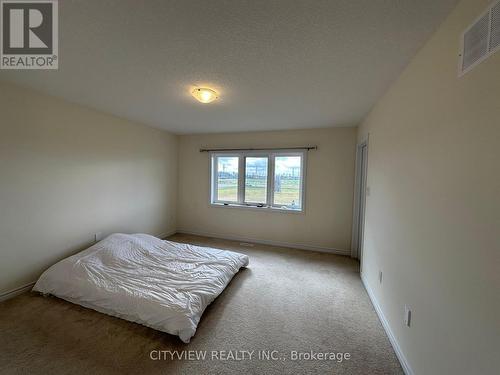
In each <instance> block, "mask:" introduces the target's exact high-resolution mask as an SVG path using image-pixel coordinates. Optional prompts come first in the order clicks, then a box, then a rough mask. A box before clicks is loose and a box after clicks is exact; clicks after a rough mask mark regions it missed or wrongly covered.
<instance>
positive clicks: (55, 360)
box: [0, 235, 402, 375]
mask: <svg viewBox="0 0 500 375" xmlns="http://www.w3.org/2000/svg"><path fill="white" fill-rule="evenodd" d="M171 239H173V240H175V241H179V242H190V243H194V244H200V245H208V246H212V247H219V248H223V249H230V250H235V251H239V252H242V253H245V254H248V255H249V256H250V266H249V268H248V269H244V270H242V271H240V272H239V273H238V274H237V275H236V276H235V277H234V279H233V280H232V281H231V283H230V284H229V286H228V287H227V288H226V290H225V291H224V292H223V293H222V294H221V295H220V296H219V297H218V298H217V299H216V300H215V302H214V303H213V304H212V305H210V306H209V307H208V309H207V310H206V311H205V313H204V315H203V318H202V320H201V322H200V324H199V326H198V331H197V333H196V335H195V336H194V337H193V339H192V341H191V343H190V344H183V343H182V342H181V341H180V340H179V339H178V338H176V337H173V336H170V335H167V334H164V333H161V332H158V331H155V330H153V329H149V328H146V327H143V326H140V325H138V324H134V323H129V322H126V321H124V320H121V319H117V318H113V317H110V316H107V315H104V314H100V313H98V312H95V311H92V310H88V309H85V308H82V307H79V306H77V305H73V304H71V303H68V302H65V301H62V300H60V299H57V298H54V297H48V298H44V297H41V296H39V295H36V294H34V293H26V294H23V295H21V296H18V297H16V298H14V299H11V300H9V301H6V302H3V303H0V373H1V374H44V375H45V374H47V375H48V374H73V375H75V374H139V375H146V374H188V373H191V374H209V373H211V374H215V373H217V374H234V373H241V374H304V373H310V374H314V373H317V374H401V373H402V370H401V367H400V365H399V363H398V360H397V358H396V356H395V354H394V351H393V349H392V347H391V345H390V343H389V340H388V339H387V337H386V335H385V333H384V330H383V328H382V326H381V324H380V322H379V320H378V318H377V315H376V313H375V311H374V309H373V307H372V305H371V303H370V301H369V298H368V295H367V294H366V292H365V290H364V288H363V286H362V283H361V281H360V278H359V274H358V263H357V262H355V261H354V260H351V259H350V258H348V257H342V256H336V255H330V254H321V253H314V252H308V251H301V250H293V249H286V248H278V247H272V246H263V245H255V246H254V247H243V246H240V245H239V243H237V242H233V241H224V240H218V239H210V238H204V237H195V236H186V235H175V236H173V237H172V238H171ZM158 350H160V351H170V352H171V353H172V354H174V353H175V352H174V351H176V350H177V351H179V353H182V351H188V350H190V351H200V352H199V353H204V352H206V353H207V354H206V358H205V360H188V359H181V360H178V359H174V360H171V359H170V353H169V352H163V353H164V354H161V353H158V352H156V351H158ZM223 350H225V351H229V350H231V351H233V352H231V353H232V354H234V356H235V358H234V359H230V357H229V356H230V354H229V352H225V354H226V356H227V357H228V358H229V359H227V360H220V359H216V358H215V357H212V354H213V353H212V351H215V352H214V353H217V356H218V357H220V356H221V355H222V354H224V353H222V354H221V352H220V351H223ZM265 350H267V351H276V352H274V357H275V358H276V357H279V358H278V359H277V360H272V359H270V360H265V359H259V358H258V351H265ZM311 350H312V351H313V352H328V353H331V352H334V353H339V352H340V353H349V354H350V359H348V360H343V361H342V362H339V361H333V360H330V359H328V360H319V359H316V360H292V358H291V356H292V351H296V352H304V353H309V352H310V351H311ZM151 351H155V352H153V357H155V358H156V357H158V356H163V358H162V359H160V360H152V359H151V358H150V353H151ZM234 351H249V352H251V351H254V353H253V355H252V358H251V359H249V356H250V355H249V354H248V353H246V354H245V355H244V357H243V354H240V356H239V357H236V354H237V353H235V352H234ZM185 353H186V354H187V352H185ZM193 353H195V352H193ZM239 353H241V352H239ZM199 355H202V354H199ZM344 358H345V357H344Z"/></svg>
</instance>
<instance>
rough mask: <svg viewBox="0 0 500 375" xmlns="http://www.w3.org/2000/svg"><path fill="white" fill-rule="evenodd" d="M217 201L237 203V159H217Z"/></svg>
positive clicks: (223, 157)
mask: <svg viewBox="0 0 500 375" xmlns="http://www.w3.org/2000/svg"><path fill="white" fill-rule="evenodd" d="M217 172H218V173H217V187H218V189H217V200H219V201H224V202H238V157H237V156H219V157H218V158H217Z"/></svg>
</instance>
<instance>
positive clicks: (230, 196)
mask: <svg viewBox="0 0 500 375" xmlns="http://www.w3.org/2000/svg"><path fill="white" fill-rule="evenodd" d="M274 161H275V173H274V191H273V193H274V200H273V204H274V205H275V206H282V207H287V208H293V209H300V208H301V207H302V202H301V192H300V179H301V174H302V171H301V164H302V163H301V157H300V156H276V157H275V159H274ZM268 162H269V161H268V157H257V156H256V157H253V156H252V157H246V158H245V197H244V200H245V202H247V203H256V204H259V203H263V204H264V203H269V202H266V199H267V178H268ZM217 171H218V173H217V187H218V189H217V200H219V201H223V202H235V203H237V202H238V157H237V156H219V157H218V158H217Z"/></svg>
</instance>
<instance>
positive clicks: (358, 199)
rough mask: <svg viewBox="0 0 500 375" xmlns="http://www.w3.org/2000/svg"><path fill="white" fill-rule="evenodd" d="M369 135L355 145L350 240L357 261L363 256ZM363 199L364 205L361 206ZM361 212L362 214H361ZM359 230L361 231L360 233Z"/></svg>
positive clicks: (352, 253)
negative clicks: (364, 159) (364, 158)
mask: <svg viewBox="0 0 500 375" xmlns="http://www.w3.org/2000/svg"><path fill="white" fill-rule="evenodd" d="M368 141H369V134H368V135H366V137H364V138H362V139H361V141H359V142H358V143H357V145H356V169H355V181H354V202H353V215H352V238H351V257H352V258H356V259H359V260H360V262H361V258H362V255H363V236H364V220H365V213H366V190H367V189H366V180H367V176H368V143H369V142H368ZM363 147H366V163H365V164H364V165H363ZM363 178H365V191H364V192H362V191H361V189H362V186H363V183H362V182H363V181H362V179H363ZM362 199H364V204H362ZM361 211H362V212H361ZM360 230H361V231H360Z"/></svg>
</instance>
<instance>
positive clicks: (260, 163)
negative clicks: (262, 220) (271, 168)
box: [245, 157, 268, 203]
mask: <svg viewBox="0 0 500 375" xmlns="http://www.w3.org/2000/svg"><path fill="white" fill-rule="evenodd" d="M267 163H268V159H267V157H247V158H245V202H248V203H267V202H266V201H267Z"/></svg>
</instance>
